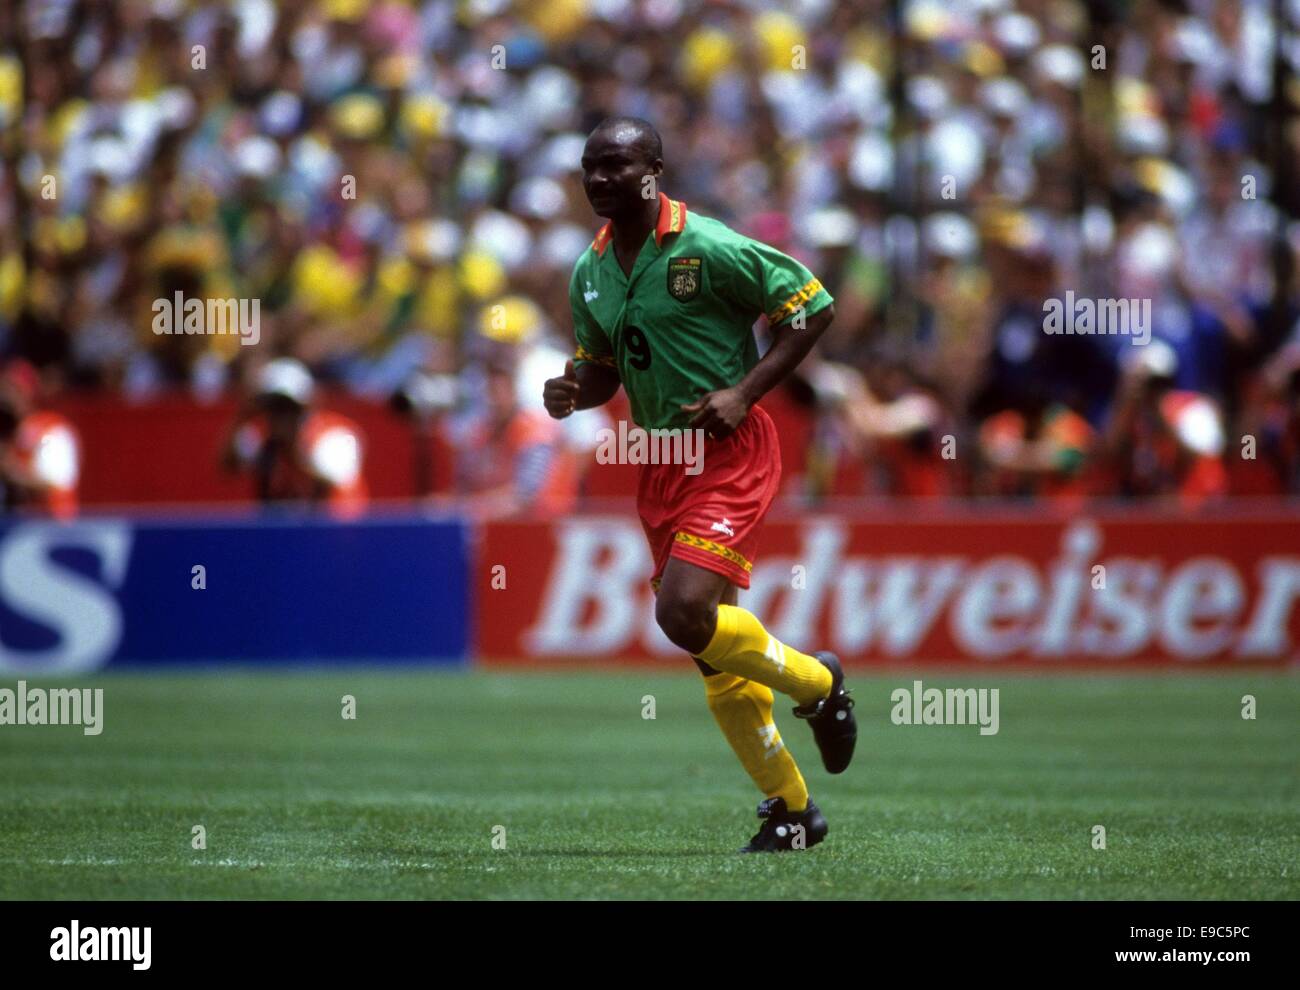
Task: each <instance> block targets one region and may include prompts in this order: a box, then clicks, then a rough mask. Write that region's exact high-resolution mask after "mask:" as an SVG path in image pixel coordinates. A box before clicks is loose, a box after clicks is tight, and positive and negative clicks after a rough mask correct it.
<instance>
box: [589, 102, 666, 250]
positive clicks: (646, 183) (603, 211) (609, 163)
mask: <svg viewBox="0 0 1300 990" xmlns="http://www.w3.org/2000/svg"><path fill="white" fill-rule="evenodd" d="M663 153H664V149H663V142H662V141H661V140H660V138H659V132H658V131H656V130H655V129H654V125H653V124H651V123H650V122H649V121H646V120H642V119H641V118H640V117H607V118H605V119H604V120H602V121H601V122H600V124H598V125H597V127H596V129H595V130H594V131H592V132H591V135H590V136H589V137H588V138H587V144H586V147H584V148H583V149H582V184H583V188H584V190H585V191H586V193H587V199H588V201H589V202H590V203H591V206H592V209H594V210H595V211H596V213H597V215H599V216H602V217H609V218H610V219H611V220H614V221H615V225H616V226H617V224H618V223H620V222H621V221H623V220H625V219H626V218H629V217H640V218H642V219H644V218H645V217H646V216H647V215H650V216H652V215H653V214H654V211H655V210H656V209H657V207H658V189H659V185H658V182H659V176H660V175H661V174H663V168H664V161H663Z"/></svg>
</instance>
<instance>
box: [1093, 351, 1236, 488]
mask: <svg viewBox="0 0 1300 990" xmlns="http://www.w3.org/2000/svg"><path fill="white" fill-rule="evenodd" d="M1177 370H1178V356H1177V355H1176V354H1175V353H1174V350H1173V348H1171V347H1170V346H1169V345H1168V344H1166V343H1164V342H1163V341H1159V340H1153V341H1151V342H1150V343H1149V344H1147V345H1146V346H1145V347H1142V348H1138V349H1136V351H1135V353H1134V354H1133V355H1132V356H1131V358H1130V360H1129V361H1128V362H1127V364H1126V366H1125V374H1124V380H1123V382H1122V384H1121V387H1120V395H1119V398H1118V400H1117V402H1116V408H1115V412H1114V415H1113V416H1112V417H1111V422H1110V427H1109V429H1108V431H1107V449H1108V451H1109V452H1110V454H1111V456H1112V457H1113V458H1114V459H1115V461H1116V465H1117V470H1118V472H1119V475H1120V480H1121V483H1122V485H1123V488H1124V490H1125V492H1126V493H1127V494H1135V495H1168V496H1173V497H1174V498H1175V499H1176V500H1177V502H1178V503H1179V504H1180V505H1181V506H1183V507H1184V508H1189V509H1190V508H1195V507H1197V506H1199V505H1201V504H1202V503H1204V502H1206V501H1207V500H1212V499H1216V498H1220V497H1222V496H1224V495H1226V494H1227V492H1228V472H1227V468H1226V466H1225V465H1224V452H1225V450H1226V447H1227V432H1226V430H1225V427H1224V423H1223V414H1222V412H1221V411H1220V409H1219V406H1218V405H1217V403H1215V402H1214V400H1213V399H1211V398H1210V397H1209V396H1207V395H1202V394H1201V393H1200V392H1192V391H1186V390H1180V389H1175V388H1174V378H1175V375H1176V373H1177Z"/></svg>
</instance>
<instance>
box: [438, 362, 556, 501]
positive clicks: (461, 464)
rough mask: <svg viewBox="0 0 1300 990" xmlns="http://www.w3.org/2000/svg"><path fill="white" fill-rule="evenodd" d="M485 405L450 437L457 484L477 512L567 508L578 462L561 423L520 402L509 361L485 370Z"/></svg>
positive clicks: (513, 370)
mask: <svg viewBox="0 0 1300 990" xmlns="http://www.w3.org/2000/svg"><path fill="white" fill-rule="evenodd" d="M485 398H486V406H485V408H484V410H483V412H481V413H480V414H478V415H477V416H475V417H473V419H471V420H470V421H469V422H468V423H467V424H464V425H463V426H462V427H461V428H460V429H459V430H458V431H457V436H456V437H455V438H454V440H455V445H456V448H457V470H456V487H457V490H458V491H459V492H461V493H462V494H467V495H471V496H473V497H472V500H471V507H472V509H473V510H474V511H475V512H476V513H477V514H479V515H482V516H485V517H489V518H491V517H500V516H508V515H516V514H520V513H530V514H533V515H537V516H543V517H555V516H561V515H564V514H566V513H568V512H570V511H571V510H572V509H573V507H574V504H575V502H576V501H577V496H578V478H579V465H578V462H577V457H576V455H575V454H574V452H573V450H572V447H571V445H570V444H569V443H568V442H567V440H566V436H565V433H564V431H563V430H562V429H561V428H560V426H559V424H558V423H557V422H556V421H555V420H552V419H551V418H550V417H549V416H547V415H546V414H545V413H544V412H542V411H541V410H531V409H525V408H523V407H521V406H520V405H519V400H518V390H517V389H516V386H515V369H514V367H513V366H511V365H509V364H507V363H504V362H496V363H493V364H491V365H489V366H488V368H487V369H486V383H485Z"/></svg>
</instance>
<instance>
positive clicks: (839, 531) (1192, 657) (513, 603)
mask: <svg viewBox="0 0 1300 990" xmlns="http://www.w3.org/2000/svg"><path fill="white" fill-rule="evenodd" d="M1043 511H1044V510H1042V509H1039V508H1025V509H1023V510H1010V509H1001V510H998V511H996V512H974V511H972V512H967V513H962V514H944V515H934V516H927V515H925V514H919V513H910V512H906V511H900V510H891V511H889V512H878V511H873V512H871V513H870V514H865V513H863V514H848V513H845V514H838V515H810V516H805V517H802V518H798V519H784V520H777V521H771V522H769V523H768V524H767V526H766V527H765V529H764V532H763V541H762V553H761V555H760V558H759V560H758V561H757V562H756V564H755V566H754V571H753V575H752V585H751V588H750V590H749V591H747V592H742V594H741V599H740V603H741V604H742V605H743V606H745V607H746V608H749V609H750V610H751V611H753V612H754V613H755V614H757V615H758V616H759V618H760V619H762V621H763V622H764V624H765V625H767V627H768V629H769V630H770V631H771V632H772V633H773V635H775V636H777V637H778V638H779V639H781V640H782V641H784V642H786V643H789V644H791V645H793V646H795V647H797V648H800V649H803V650H809V651H811V650H814V649H830V650H834V651H836V652H837V653H839V655H840V656H841V658H843V659H844V660H845V661H846V662H849V663H854V664H899V665H902V664H909V665H910V664H917V663H981V664H998V665H1014V666H1018V667H1030V668H1036V669H1050V668H1057V667H1063V666H1073V667H1079V666H1089V667H1124V666H1139V665H1141V666H1153V665H1154V666H1167V667H1177V668H1201V667H1208V666H1213V667H1217V668H1225V667H1234V666H1243V665H1268V666H1283V665H1287V664H1293V663H1296V662H1297V661H1298V660H1300V512H1297V511H1296V510H1295V508H1294V507H1291V508H1288V507H1287V506H1284V505H1279V506H1278V507H1276V508H1273V509H1268V510H1263V511H1255V510H1252V511H1248V512H1238V513H1228V512H1224V513H1223V514H1215V515H1213V516H1199V517H1187V518H1182V517H1175V516H1171V515H1162V514H1159V513H1156V512H1152V511H1149V510H1148V511H1123V512H1116V511H1105V512H1102V511H1099V512H1096V513H1094V514H1090V515H1088V516H1081V517H1074V518H1063V517H1052V516H1050V515H1045V514H1043ZM480 536H481V539H480V545H479V550H478V556H477V560H476V564H475V568H476V572H477V573H476V581H475V588H474V601H475V609H476V612H477V616H476V631H477V641H476V643H477V653H478V655H479V656H480V657H482V658H483V659H484V660H486V661H488V662H497V663H514V664H518V663H537V662H542V661H545V662H571V661H637V660H641V661H645V660H651V659H656V658H670V657H674V656H680V654H681V651H680V650H678V649H676V648H675V647H673V646H672V645H671V644H670V643H668V641H667V640H666V639H665V638H664V637H663V635H662V633H660V631H659V630H658V628H657V627H656V625H655V623H654V607H653V600H654V598H653V593H652V591H651V588H650V585H649V580H648V579H649V576H650V570H651V562H650V554H649V550H648V549H647V547H646V544H645V539H644V537H643V536H642V532H641V527H640V524H639V522H638V521H637V519H636V517H635V516H633V515H630V514H629V515H600V516H584V517H581V518H573V519H568V520H562V521H557V522H500V523H490V524H487V525H485V526H484V527H483V529H482V531H481V534H480Z"/></svg>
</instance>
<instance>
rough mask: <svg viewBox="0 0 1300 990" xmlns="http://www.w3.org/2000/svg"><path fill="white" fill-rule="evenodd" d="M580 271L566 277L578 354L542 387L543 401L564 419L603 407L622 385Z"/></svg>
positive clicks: (575, 269)
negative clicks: (581, 410)
mask: <svg viewBox="0 0 1300 990" xmlns="http://www.w3.org/2000/svg"><path fill="white" fill-rule="evenodd" d="M579 272H580V268H574V270H573V277H572V278H570V279H569V308H570V310H571V311H572V313H573V336H574V338H575V340H576V341H577V344H578V352H577V356H576V358H575V359H574V360H572V361H569V362H567V363H566V364H565V366H564V374H563V375H561V376H560V377H559V378H548V379H547V380H546V384H545V385H544V386H542V404H543V405H545V406H546V411H547V412H548V413H549V414H550V415H551V417H552V418H554V419H564V417H565V416H568V415H569V414H570V413H572V412H573V411H574V410H576V409H591V408H592V407H594V406H603V405H604V404H605V403H606V402H608V401H609V400H610V399H612V398H614V393H615V392H617V391H618V387H619V385H620V384H622V383H621V381H620V380H619V377H618V369H617V368H615V366H614V352H613V350H612V349H611V348H610V346H609V338H608V337H607V336H606V335H605V332H604V330H602V329H601V327H600V325H599V324H598V323H597V322H596V320H595V318H594V317H593V316H592V314H591V310H590V309H588V307H587V300H586V298H585V296H584V294H583V291H582V288H581V286H580V284H579V278H580V275H579Z"/></svg>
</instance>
